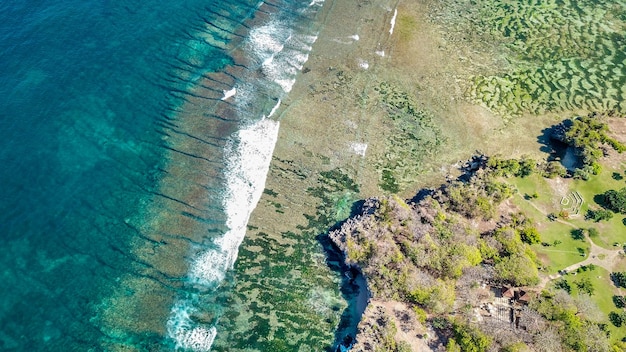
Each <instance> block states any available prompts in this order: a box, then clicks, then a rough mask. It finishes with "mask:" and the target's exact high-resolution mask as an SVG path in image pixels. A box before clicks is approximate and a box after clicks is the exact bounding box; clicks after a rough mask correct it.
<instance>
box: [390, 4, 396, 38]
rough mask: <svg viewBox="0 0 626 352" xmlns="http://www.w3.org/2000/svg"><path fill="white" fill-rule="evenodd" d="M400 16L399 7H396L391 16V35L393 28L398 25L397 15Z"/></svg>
mask: <svg viewBox="0 0 626 352" xmlns="http://www.w3.org/2000/svg"><path fill="white" fill-rule="evenodd" d="M397 16H398V9H395V10H394V12H393V17H392V18H391V28H389V35H392V34H393V29H394V27H395V26H396V17H397Z"/></svg>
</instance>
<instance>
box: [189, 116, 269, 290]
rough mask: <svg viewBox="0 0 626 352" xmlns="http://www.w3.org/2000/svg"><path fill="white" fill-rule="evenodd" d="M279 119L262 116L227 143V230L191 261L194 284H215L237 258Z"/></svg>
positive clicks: (256, 198)
mask: <svg viewBox="0 0 626 352" xmlns="http://www.w3.org/2000/svg"><path fill="white" fill-rule="evenodd" d="M278 128H279V123H278V122H276V121H272V120H268V119H263V120H261V121H259V122H257V123H255V124H253V125H252V126H250V127H248V128H244V129H242V130H240V131H239V132H238V134H237V136H236V138H235V139H234V140H233V141H232V142H231V143H229V144H228V145H227V146H226V151H225V159H226V160H227V170H228V171H227V173H228V175H227V180H228V181H227V184H226V193H225V196H224V198H223V201H222V203H223V206H224V209H225V212H226V216H227V218H226V219H227V220H226V226H227V227H228V231H227V232H226V233H225V234H224V235H223V236H222V237H220V238H218V239H216V240H215V242H214V244H215V245H216V248H211V249H208V250H206V251H204V252H202V253H201V254H200V255H199V256H198V257H197V258H196V259H195V260H194V261H193V262H192V264H191V268H190V271H189V280H190V281H191V282H193V283H194V284H197V285H202V286H206V287H214V286H216V285H219V283H220V282H221V281H222V280H223V279H224V273H225V272H226V271H227V270H230V269H231V268H232V266H233V264H234V263H235V260H236V259H237V251H238V249H239V246H240V245H241V242H242V241H243V238H244V236H245V234H246V225H247V223H248V219H249V218H250V214H251V213H252V210H254V208H255V207H256V205H257V203H258V201H259V199H260V198H261V194H262V193H263V188H264V187H265V180H266V178H267V173H268V171H269V165H270V161H271V159H272V153H273V151H274V146H275V144H276V140H277V139H278Z"/></svg>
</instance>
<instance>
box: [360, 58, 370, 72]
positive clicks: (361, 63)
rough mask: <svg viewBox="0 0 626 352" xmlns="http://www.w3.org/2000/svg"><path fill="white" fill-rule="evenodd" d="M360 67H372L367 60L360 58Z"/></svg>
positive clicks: (365, 68)
mask: <svg viewBox="0 0 626 352" xmlns="http://www.w3.org/2000/svg"><path fill="white" fill-rule="evenodd" d="M359 67H360V68H362V69H364V70H367V69H368V68H369V67H370V64H369V63H368V62H367V61H365V60H362V59H359Z"/></svg>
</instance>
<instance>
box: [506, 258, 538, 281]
mask: <svg viewBox="0 0 626 352" xmlns="http://www.w3.org/2000/svg"><path fill="white" fill-rule="evenodd" d="M495 269H496V273H497V274H496V275H498V276H499V278H500V279H502V280H504V281H507V282H510V283H512V284H514V285H518V286H528V285H535V284H537V283H538V282H539V272H538V271H537V267H536V265H535V263H534V262H533V261H532V259H530V258H529V257H528V256H526V255H525V254H516V255H511V256H509V257H504V258H502V260H501V261H500V262H499V263H497V264H496V266H495Z"/></svg>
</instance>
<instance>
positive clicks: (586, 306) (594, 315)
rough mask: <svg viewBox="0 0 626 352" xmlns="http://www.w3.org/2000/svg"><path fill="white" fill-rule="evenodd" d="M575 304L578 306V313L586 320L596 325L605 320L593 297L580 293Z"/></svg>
mask: <svg viewBox="0 0 626 352" xmlns="http://www.w3.org/2000/svg"><path fill="white" fill-rule="evenodd" d="M574 304H576V308H578V313H579V314H581V315H582V316H583V317H584V318H585V319H587V320H589V321H593V322H596V323H597V322H600V321H602V320H603V319H604V314H603V313H602V311H601V310H600V308H599V307H598V305H597V304H596V302H594V301H593V300H592V299H591V296H589V295H587V294H584V293H580V294H578V297H576V298H575V299H574Z"/></svg>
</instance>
